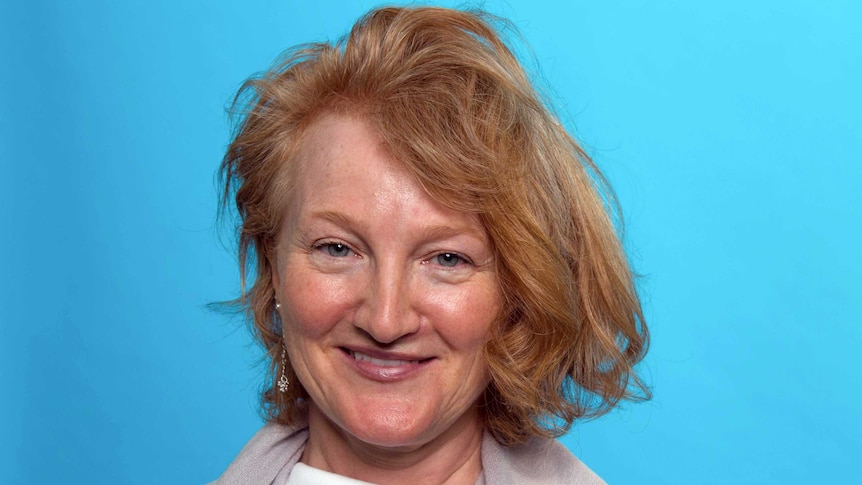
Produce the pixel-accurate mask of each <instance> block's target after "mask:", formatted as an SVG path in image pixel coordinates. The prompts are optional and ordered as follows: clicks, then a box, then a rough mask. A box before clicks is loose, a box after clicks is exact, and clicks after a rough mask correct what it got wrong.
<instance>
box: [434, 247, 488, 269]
mask: <svg viewBox="0 0 862 485" xmlns="http://www.w3.org/2000/svg"><path fill="white" fill-rule="evenodd" d="M444 254H451V255H452V256H455V257H457V258H459V259H460V260H461V261H462V262H463V263H464V264H467V265H470V266H476V264H475V263H474V262H473V260H472V259H470V258H469V257H468V256H466V255H464V254H463V253H459V252H458V251H437V252H436V253H434V254H432V255H431V256H430V257H429V258H428V259H427V260H425V261H427V262H430V261H431V260H433V259H434V258H437V257H440V256H442V255H444ZM439 266H441V267H444V268H457V267H458V266H460V265H455V266H443V265H439Z"/></svg>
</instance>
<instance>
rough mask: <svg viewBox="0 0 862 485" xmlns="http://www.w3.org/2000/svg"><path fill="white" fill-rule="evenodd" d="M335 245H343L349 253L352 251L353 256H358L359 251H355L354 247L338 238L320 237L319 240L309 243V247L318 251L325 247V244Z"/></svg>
mask: <svg viewBox="0 0 862 485" xmlns="http://www.w3.org/2000/svg"><path fill="white" fill-rule="evenodd" d="M336 245H337V246H344V247H345V248H346V249H347V250H349V251H350V253H352V255H353V256H359V253H358V252H356V249H354V248H353V246H352V245H350V244H347V243H346V242H344V241H342V240H340V239H321V240H318V241H315V242H314V244H312V245H311V249H312V250H313V251H320V250H322V249H324V248H326V247H327V246H336ZM330 256H331V255H330ZM346 256H350V254H348V255H346ZM346 256H345V257H346ZM333 257H334V256H333Z"/></svg>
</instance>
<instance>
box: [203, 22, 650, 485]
mask: <svg viewBox="0 0 862 485" xmlns="http://www.w3.org/2000/svg"><path fill="white" fill-rule="evenodd" d="M238 100H239V101H238V102H239V106H241V108H242V109H243V118H242V123H241V125H240V126H239V129H238V131H237V134H236V136H235V138H234V140H233V142H232V144H231V145H230V148H229V149H228V152H227V154H226V156H225V159H224V162H223V165H222V175H223V176H224V180H225V192H224V202H225V204H227V199H228V198H229V195H233V196H235V202H236V207H237V209H238V212H239V215H240V218H241V222H242V225H241V228H240V233H239V255H240V267H241V270H242V275H241V276H242V280H243V294H242V296H241V298H240V299H239V301H238V302H239V304H240V305H242V306H243V308H244V309H245V310H246V312H247V315H248V317H249V319H250V320H251V321H253V323H254V326H253V328H254V330H255V336H256V337H257V339H258V340H259V341H260V343H261V344H262V346H263V347H264V348H265V349H266V351H267V355H268V358H269V359H270V363H271V365H270V369H271V372H270V375H271V381H270V383H271V384H270V386H268V388H267V389H266V390H265V391H264V392H263V394H262V406H263V410H264V413H265V416H266V419H267V421H268V422H269V424H267V425H266V426H265V427H264V428H263V429H262V430H261V431H260V432H259V433H258V434H257V435H256V436H255V437H254V438H252V440H251V441H250V442H249V444H247V445H246V447H245V448H244V449H243V451H242V452H241V453H240V455H239V456H238V457H237V459H236V460H235V461H234V463H233V464H231V466H230V467H229V468H228V470H227V471H226V472H225V473H224V475H223V476H222V477H221V478H220V479H219V481H218V483H311V482H312V481H314V480H318V479H320V480H323V479H328V480H331V481H329V482H321V483H357V482H355V481H351V479H355V480H361V481H364V482H373V483H413V484H415V483H467V484H473V483H602V482H601V480H600V479H599V478H598V477H596V476H595V475H594V474H593V473H592V472H591V471H590V470H589V469H588V468H586V467H585V466H584V465H583V464H581V463H580V462H579V461H578V460H577V458H575V457H574V456H572V455H571V453H569V452H568V451H567V450H566V449H565V448H564V447H563V446H562V445H560V444H558V443H557V442H556V441H554V440H553V439H552V438H553V437H555V436H559V435H561V434H563V433H565V432H566V431H567V430H568V429H569V427H570V426H571V424H572V422H573V421H574V420H575V419H578V418H585V417H594V416H598V415H601V414H603V413H605V412H607V411H608V410H610V409H611V408H612V407H613V406H615V405H616V404H617V403H618V402H619V401H620V400H622V399H641V398H644V397H647V396H648V390H647V389H646V388H645V387H644V385H643V384H642V383H641V381H640V380H639V379H638V378H637V376H636V374H635V373H634V371H633V366H634V365H635V364H636V363H637V362H638V361H639V360H640V359H641V358H642V357H643V355H644V353H645V352H646V348H647V330H646V327H645V326H644V324H643V317H642V314H641V308H640V304H639V301H638V297H637V294H636V292H635V290H634V287H633V284H632V276H631V273H630V271H629V269H628V266H627V264H626V259H625V256H624V254H623V252H622V249H621V247H620V243H619V241H618V239H617V237H616V234H615V231H614V227H613V224H612V222H611V218H610V217H609V214H608V213H607V210H606V208H605V206H604V204H603V198H602V194H601V193H600V191H599V188H601V187H602V186H603V185H602V184H601V183H600V184H598V185H597V184H594V182H596V181H599V182H601V181H602V180H603V179H602V178H601V175H600V174H599V173H598V172H597V171H596V169H595V167H594V166H593V165H592V163H591V161H590V160H589V158H588V157H587V156H586V155H585V154H584V153H583V151H582V150H581V149H580V148H579V147H578V145H577V144H576V143H575V142H574V141H573V139H572V138H571V137H570V136H569V135H568V134H567V133H566V132H565V130H564V129H563V127H562V126H561V125H560V123H559V122H558V121H557V119H556V118H555V117H554V116H553V115H552V114H551V113H550V112H549V110H548V108H547V107H546V106H545V104H544V103H543V101H542V100H541V99H540V98H539V96H538V95H537V94H536V92H535V90H534V89H533V87H532V86H531V84H530V82H529V80H528V79H527V76H526V74H525V73H524V71H523V69H522V68H521V66H520V65H519V64H518V62H517V60H516V59H515V57H514V56H513V55H512V53H511V52H510V50H509V49H508V48H507V47H506V45H505V44H504V43H503V41H502V40H501V39H500V36H499V35H498V33H497V32H496V31H495V30H494V28H493V27H492V26H491V22H490V21H489V20H488V19H487V17H486V16H483V15H480V14H473V13H465V12H459V11H452V10H445V9H437V8H411V9H399V8H383V9H379V10H375V11H372V12H370V13H369V14H367V15H366V16H365V17H363V18H362V19H360V20H359V22H358V23H357V24H356V25H355V26H354V27H353V30H352V31H351V33H350V34H349V36H347V37H346V38H344V39H342V40H341V41H339V42H338V43H337V44H335V45H329V44H314V45H310V46H304V47H303V48H301V49H299V50H296V51H292V52H291V53H289V55H288V56H287V58H286V60H284V61H283V62H282V63H281V64H280V65H279V66H278V67H277V68H275V69H273V70H272V71H270V72H269V73H267V74H266V75H264V76H263V77H261V78H259V79H255V80H251V81H249V82H247V83H246V85H245V86H244V87H243V88H242V89H241V91H240V94H239V95H238ZM609 200H612V197H609ZM249 275H251V276H249ZM247 278H248V279H251V285H250V288H248V289H247V287H246V284H245V283H246V280H247ZM319 477H323V478H319ZM339 480H340V481H339Z"/></svg>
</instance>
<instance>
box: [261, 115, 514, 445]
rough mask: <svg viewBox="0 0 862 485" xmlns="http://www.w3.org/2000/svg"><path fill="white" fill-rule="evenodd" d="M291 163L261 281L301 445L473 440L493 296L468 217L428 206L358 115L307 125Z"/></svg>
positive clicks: (496, 299) (484, 246)
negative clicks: (270, 297)
mask: <svg viewBox="0 0 862 485" xmlns="http://www.w3.org/2000/svg"><path fill="white" fill-rule="evenodd" d="M297 163H298V164H299V165H298V176H297V179H296V182H297V185H296V188H295V191H294V193H293V199H292V204H291V208H290V210H289V211H288V214H287V215H286V217H285V220H284V223H283V229H282V232H281V233H280V234H279V239H278V243H277V247H276V254H275V264H276V268H275V271H274V275H273V284H274V286H275V289H276V298H277V300H278V301H279V302H280V303H281V310H280V311H281V317H282V321H283V322H284V339H285V343H286V347H287V351H288V355H289V357H290V362H291V365H292V366H293V369H294V371H295V372H296V375H297V377H298V378H299V380H300V381H301V382H302V385H303V386H304V387H305V389H306V390H307V391H308V394H309V396H310V398H311V403H310V413H309V429H310V432H311V436H310V438H309V447H313V446H314V445H315V440H316V439H317V440H318V441H319V440H320V439H321V438H316V436H325V438H323V439H326V440H328V441H327V444H326V445H324V446H330V445H332V444H333V443H332V441H331V440H344V441H345V442H347V443H349V444H350V446H353V447H355V446H364V445H370V446H373V447H377V448H385V449H398V450H413V449H417V448H419V447H422V446H423V445H427V444H429V443H432V442H434V441H435V440H437V441H438V442H439V441H441V440H442V441H448V440H452V439H455V440H457V439H468V438H469V439H470V440H474V441H475V439H476V434H477V433H478V434H479V436H481V417H480V415H479V413H478V411H477V408H476V402H477V400H478V398H479V397H480V395H481V394H482V392H483V390H484V389H485V387H486V386H487V384H488V373H487V366H486V363H485V358H484V355H483V352H482V349H483V346H484V344H485V342H486V340H487V338H488V335H489V331H490V328H491V325H492V322H493V321H494V320H495V318H496V316H497V313H498V311H499V309H500V304H501V298H502V297H501V293H500V289H499V284H498V280H497V276H496V274H495V272H494V256H493V253H492V251H491V248H490V245H489V242H488V239H487V235H486V233H485V231H484V229H483V227H482V225H481V223H480V222H479V220H478V218H477V217H475V216H472V215H468V214H465V213H461V212H457V211H453V210H450V209H448V208H446V207H444V206H442V205H440V204H438V203H437V202H436V201H434V200H433V199H432V198H431V197H430V196H429V195H428V193H427V192H425V191H424V190H423V189H422V187H421V186H420V185H419V184H418V183H417V181H416V180H415V179H414V178H413V177H412V176H411V175H410V174H409V173H408V172H406V171H405V169H404V168H402V167H401V166H400V165H399V164H398V163H397V162H396V161H394V160H392V159H391V157H390V156H389V154H388V153H387V152H386V151H385V150H384V149H383V147H382V146H381V145H380V144H379V142H378V139H377V136H376V135H375V134H374V133H373V132H372V131H371V130H370V129H369V128H368V127H367V126H366V124H365V123H364V122H362V121H360V120H359V119H357V118H351V117H344V116H335V115H329V116H324V117H322V118H320V119H319V120H317V121H316V122H315V123H314V124H313V125H312V126H311V127H309V128H308V131H307V132H306V136H305V138H304V141H303V142H302V145H301V146H300V148H299V151H298V154H297ZM324 433H326V434H325V435H324ZM468 435H469V436H468ZM317 444H318V445H320V443H317Z"/></svg>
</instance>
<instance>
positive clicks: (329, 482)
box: [286, 462, 374, 485]
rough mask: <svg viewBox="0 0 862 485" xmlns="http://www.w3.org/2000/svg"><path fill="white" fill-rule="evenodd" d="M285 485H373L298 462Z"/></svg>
mask: <svg viewBox="0 0 862 485" xmlns="http://www.w3.org/2000/svg"><path fill="white" fill-rule="evenodd" d="M286 485H374V484H373V483H369V482H363V481H362V480H355V479H353V478H348V477H345V476H343V475H338V474H335V473H330V472H327V471H324V470H321V469H320V468H314V467H312V466H308V465H306V464H305V463H302V462H299V463H297V464H296V465H293V469H292V470H290V475H289V476H288V477H287V484H286Z"/></svg>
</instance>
